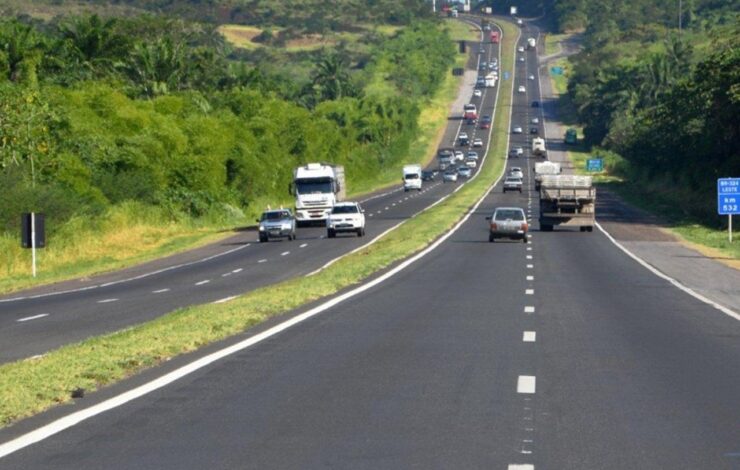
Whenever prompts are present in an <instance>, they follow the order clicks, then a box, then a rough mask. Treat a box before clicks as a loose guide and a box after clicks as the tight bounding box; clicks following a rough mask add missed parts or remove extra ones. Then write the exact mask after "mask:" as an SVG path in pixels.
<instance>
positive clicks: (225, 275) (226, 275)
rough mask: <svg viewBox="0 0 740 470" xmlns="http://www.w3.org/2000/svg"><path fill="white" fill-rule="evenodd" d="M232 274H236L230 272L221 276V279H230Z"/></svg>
mask: <svg viewBox="0 0 740 470" xmlns="http://www.w3.org/2000/svg"><path fill="white" fill-rule="evenodd" d="M232 274H234V273H232V272H228V273H223V274H222V275H221V277H229V276H231V275H232Z"/></svg>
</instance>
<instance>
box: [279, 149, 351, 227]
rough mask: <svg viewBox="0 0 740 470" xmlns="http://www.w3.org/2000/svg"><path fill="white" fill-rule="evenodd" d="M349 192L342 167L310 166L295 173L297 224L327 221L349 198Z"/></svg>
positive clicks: (299, 168)
mask: <svg viewBox="0 0 740 470" xmlns="http://www.w3.org/2000/svg"><path fill="white" fill-rule="evenodd" d="M346 189H347V185H346V184H345V180H344V167H343V166H341V165H331V164H326V163H307V164H306V165H303V166H300V167H298V168H296V169H295V170H293V183H292V184H291V186H290V193H291V194H292V195H294V196H295V217H296V220H297V222H298V223H299V224H300V223H301V222H313V221H321V222H323V221H325V220H326V217H327V216H328V215H329V212H331V208H332V207H334V204H335V203H337V202H340V201H343V200H344V198H345V197H346V193H347V191H346Z"/></svg>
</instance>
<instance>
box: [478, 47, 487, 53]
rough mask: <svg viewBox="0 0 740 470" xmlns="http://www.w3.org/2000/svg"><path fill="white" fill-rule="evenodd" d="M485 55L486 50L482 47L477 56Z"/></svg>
mask: <svg viewBox="0 0 740 470" xmlns="http://www.w3.org/2000/svg"><path fill="white" fill-rule="evenodd" d="M485 53H486V50H485V49H483V48H482V47H481V48H480V49H479V50H478V54H485Z"/></svg>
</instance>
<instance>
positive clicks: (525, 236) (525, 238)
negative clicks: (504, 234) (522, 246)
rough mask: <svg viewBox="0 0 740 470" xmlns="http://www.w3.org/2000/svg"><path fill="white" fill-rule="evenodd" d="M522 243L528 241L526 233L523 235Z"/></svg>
mask: <svg viewBox="0 0 740 470" xmlns="http://www.w3.org/2000/svg"><path fill="white" fill-rule="evenodd" d="M522 243H527V235H526V234H525V235H524V236H523V237H522Z"/></svg>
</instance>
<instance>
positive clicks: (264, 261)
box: [257, 259, 267, 263]
mask: <svg viewBox="0 0 740 470" xmlns="http://www.w3.org/2000/svg"><path fill="white" fill-rule="evenodd" d="M257 262H258V263H267V260H266V259H261V260H259V261H257Z"/></svg>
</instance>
